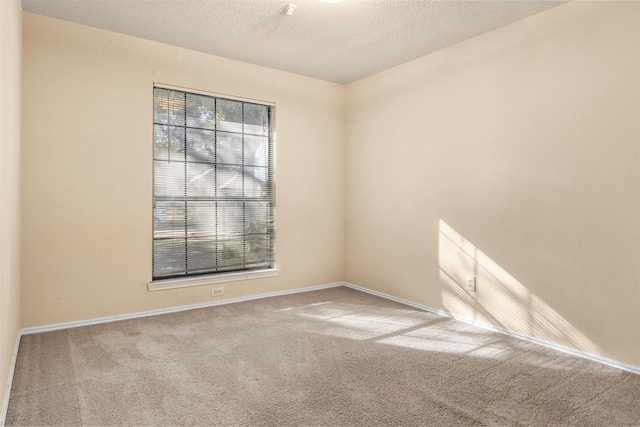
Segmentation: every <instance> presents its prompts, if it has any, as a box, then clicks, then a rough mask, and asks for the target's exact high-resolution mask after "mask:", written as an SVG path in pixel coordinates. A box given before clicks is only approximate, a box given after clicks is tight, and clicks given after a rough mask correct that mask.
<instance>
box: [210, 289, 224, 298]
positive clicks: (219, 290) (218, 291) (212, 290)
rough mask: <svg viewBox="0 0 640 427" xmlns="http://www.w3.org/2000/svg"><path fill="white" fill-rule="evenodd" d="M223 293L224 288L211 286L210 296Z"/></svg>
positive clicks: (218, 295) (219, 295)
mask: <svg viewBox="0 0 640 427" xmlns="http://www.w3.org/2000/svg"><path fill="white" fill-rule="evenodd" d="M222 295H224V288H211V296H212V297H221V296H222Z"/></svg>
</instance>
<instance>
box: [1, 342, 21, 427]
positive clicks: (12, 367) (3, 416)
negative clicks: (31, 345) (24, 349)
mask: <svg viewBox="0 0 640 427" xmlns="http://www.w3.org/2000/svg"><path fill="white" fill-rule="evenodd" d="M20 337H22V333H21V332H19V333H18V334H17V336H16V343H15V345H14V346H13V356H12V357H11V365H10V366H9V378H8V379H7V389H6V391H5V393H4V402H2V412H0V426H4V425H5V423H6V421H7V410H8V409H9V396H10V394H11V386H12V385H13V374H14V372H15V371H16V360H18V348H19V347H20Z"/></svg>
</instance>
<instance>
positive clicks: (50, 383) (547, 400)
mask: <svg viewBox="0 0 640 427" xmlns="http://www.w3.org/2000/svg"><path fill="white" fill-rule="evenodd" d="M639 402H640V375H635V374H631V373H628V372H625V371H622V370H617V369H614V368H610V367H607V366H604V365H601V364H598V363H595V362H591V361H588V360H584V359H581V358H577V357H573V356H570V355H566V354H563V353H559V352H555V351H553V350H550V349H547V348H544V347H539V346H536V345H535V344H532V343H529V342H526V341H521V340H517V339H513V338H510V337H507V336H504V335H501V334H498V333H494V332H490V331H487V330H484V329H479V328H476V327H474V326H470V325H468V324H465V323H461V322H457V321H455V320H452V319H448V318H444V317H440V316H437V315H434V314H431V313H426V312H422V311H419V310H416V309H413V308H410V307H407V306H404V305H400V304H397V303H395V302H391V301H387V300H385V299H381V298H378V297H375V296H372V295H369V294H365V293H361V292H358V291H355V290H352V289H349V288H342V287H341V288H332V289H327V290H322V291H314V292H306V293H300V294H295V295H290V296H283V297H276V298H266V299H261V300H255V301H250V302H243V303H238V304H229V305H223V306H217V307H210V308H204V309H198V310H191V311H185V312H180V313H174V314H167V315H161V316H154V317H147V318H141V319H134V320H126V321H120V322H113V323H108V324H101V325H94V326H87V327H82V328H74V329H68V330H62V331H55V332H48V333H42V334H36V335H26V336H24V337H23V338H22V342H21V344H20V351H19V354H18V361H17V366H16V372H15V376H14V381H13V388H12V391H11V399H10V402H9V410H8V414H7V425H65V426H71V425H158V426H160V425H210V426H305V425H306V426H376V425H388V426H403V425H405V426H412V425H414V426H429V425H433V426H448V425H451V426H468V425H505V426H516V425H540V426H541V425H544V426H547V425H575V426H631V425H633V426H640V404H639Z"/></svg>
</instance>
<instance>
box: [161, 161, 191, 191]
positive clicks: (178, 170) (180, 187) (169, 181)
mask: <svg viewBox="0 0 640 427" xmlns="http://www.w3.org/2000/svg"><path fill="white" fill-rule="evenodd" d="M153 164H154V165H153V173H154V176H155V178H154V180H153V194H154V196H164V197H168V196H174V197H175V196H184V186H185V180H184V177H185V170H184V169H185V163H184V162H178V161H173V162H169V161H160V160H156V161H154V162H153Z"/></svg>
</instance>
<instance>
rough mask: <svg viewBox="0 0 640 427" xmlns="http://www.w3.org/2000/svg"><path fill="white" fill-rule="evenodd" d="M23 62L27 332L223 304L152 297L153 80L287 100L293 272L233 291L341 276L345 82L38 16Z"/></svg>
mask: <svg viewBox="0 0 640 427" xmlns="http://www.w3.org/2000/svg"><path fill="white" fill-rule="evenodd" d="M23 54H24V62H23V68H24V73H23V78H24V81H23V84H24V90H23V104H24V106H25V109H24V116H23V175H22V176H23V181H22V182H23V192H22V203H23V217H22V219H23V246H22V249H23V251H22V326H23V327H29V326H36V325H45V324H51V323H56V322H65V321H72V320H80V319H88V318H95V317H100V316H105V315H112V314H119V313H130V312H136V311H141V310H149V309H155V308H162V307H170V306H178V305H183V304H189V303H196V302H205V301H209V300H211V287H212V286H199V287H191V288H183V289H179V290H165V291H157V292H149V291H147V289H146V286H147V282H148V281H149V280H150V279H151V243H152V233H151V231H152V230H151V229H152V223H151V221H152V213H151V202H152V108H153V102H152V86H153V82H154V81H155V82H161V83H165V84H171V85H176V86H181V87H186V88H196V89H199V90H204V91H210V92H215V93H219V94H229V95H233V96H236V97H245V98H253V99H258V100H265V101H271V102H275V103H276V132H277V143H276V146H277V156H276V162H277V165H276V184H277V189H276V192H277V195H276V198H277V207H276V233H277V236H276V251H277V254H276V258H277V259H276V266H277V267H278V268H280V269H281V270H282V271H281V275H280V276H279V277H275V278H266V279H255V280H249V281H242V282H230V283H225V284H223V286H225V288H226V297H239V296H245V295H250V294H258V293H263V292H271V291H278V290H287V289H294V288H301V287H306V286H312V285H321V284H327V283H332V282H336V281H340V280H342V278H343V274H344V265H343V258H344V256H343V247H344V232H343V220H344V216H343V212H344V197H343V194H344V164H343V147H344V141H343V139H344V87H343V86H341V85H337V84H332V83H327V82H323V81H320V80H315V79H311V78H306V77H302V76H297V75H294V74H289V73H285V72H280V71H276V70H273V69H268V68H264V67H258V66H253V65H249V64H245V63H241V62H237V61H232V60H228V59H223V58H219V57H214V56H210V55H205V54H202V53H198V52H194V51H189V50H185V49H180V48H176V47H171V46H167V45H163V44H159V43H154V42H149V41H145V40H141V39H136V38H133V37H128V36H124V35H119V34H115V33H111V32H106V31H102V30H97V29H92V28H89V27H85V26H80V25H76V24H72V23H67V22H63V21H58V20H53V19H50V18H46V17H42V16H37V15H32V14H28V13H25V17H24V52H23ZM217 286H220V285H216V287H217Z"/></svg>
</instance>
